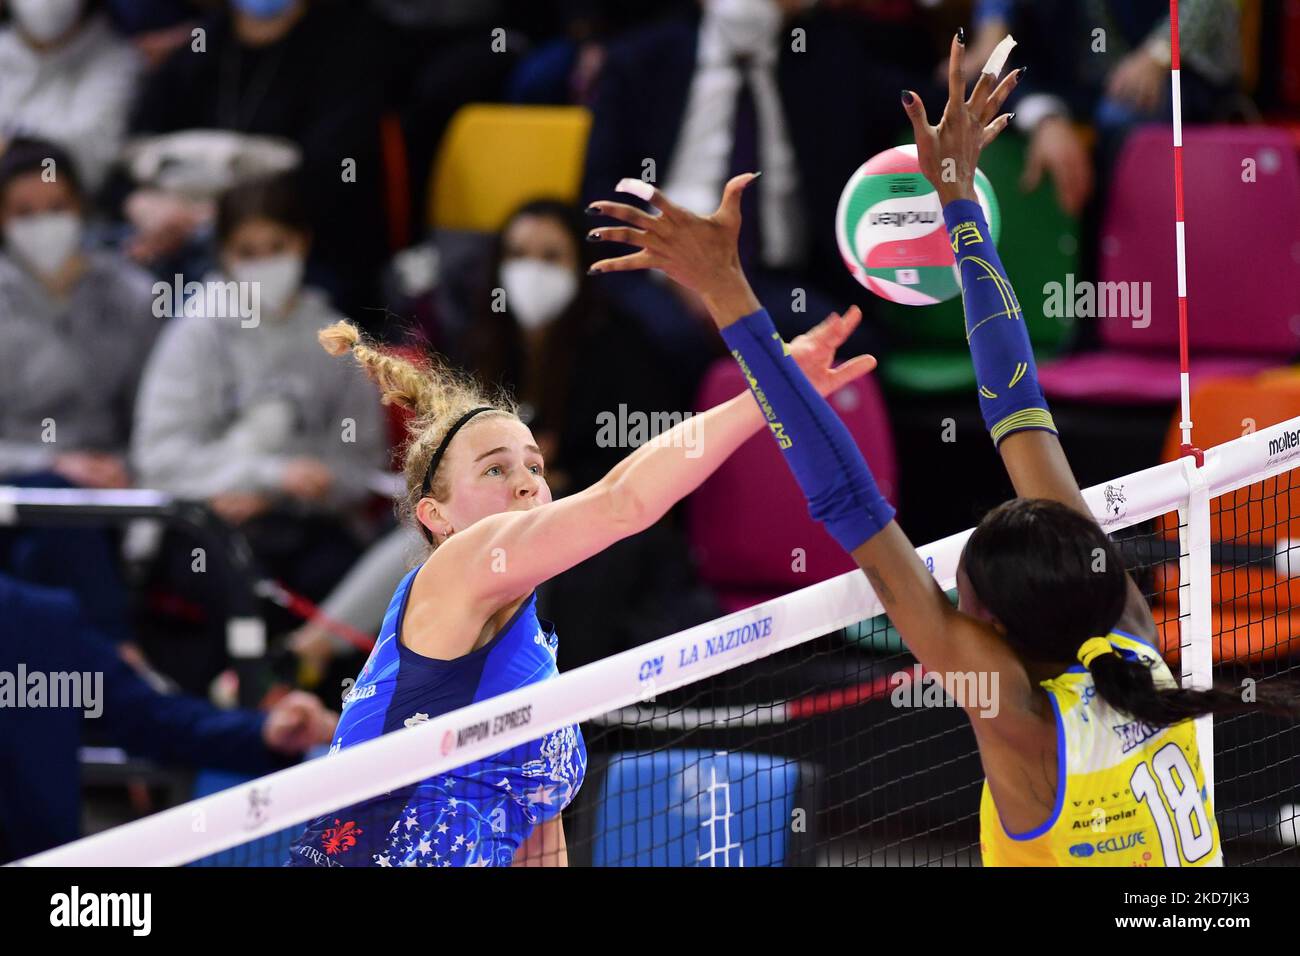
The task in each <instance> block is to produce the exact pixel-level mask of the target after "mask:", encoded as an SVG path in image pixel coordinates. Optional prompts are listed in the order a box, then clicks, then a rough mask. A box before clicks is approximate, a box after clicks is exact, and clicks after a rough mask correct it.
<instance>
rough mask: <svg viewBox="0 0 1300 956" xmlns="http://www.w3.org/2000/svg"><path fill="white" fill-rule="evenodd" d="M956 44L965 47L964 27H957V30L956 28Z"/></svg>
mask: <svg viewBox="0 0 1300 956" xmlns="http://www.w3.org/2000/svg"><path fill="white" fill-rule="evenodd" d="M957 42H958V43H960V44H961V45H962V46H965V45H966V28H965V27H958V28H957Z"/></svg>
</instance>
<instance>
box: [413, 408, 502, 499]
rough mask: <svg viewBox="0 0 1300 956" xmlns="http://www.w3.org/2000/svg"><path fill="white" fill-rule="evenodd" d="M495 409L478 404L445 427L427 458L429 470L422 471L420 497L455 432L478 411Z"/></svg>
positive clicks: (423, 494)
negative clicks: (432, 451) (436, 445)
mask: <svg viewBox="0 0 1300 956" xmlns="http://www.w3.org/2000/svg"><path fill="white" fill-rule="evenodd" d="M495 411H496V409H495V408H493V407H492V406H491V405H480V406H479V407H478V408H471V409H470V410H469V411H467V412H466V413H465V414H464V415H462V416H460V418H458V419H456V424H454V425H452V426H451V428H449V429H447V434H446V435H444V436H443V437H442V441H441V442H439V443H438V450H437V451H435V452H434V453H433V457H432V458H430V459H429V470H428V471H426V472H425V473H424V484H423V485H421V486H420V492H421V495H420V497H424V496H425V495H427V494H428V493H429V488H430V486H431V485H432V484H433V473H434V472H436V471H437V470H438V462H440V461H442V456H443V454H445V453H446V451H447V446H448V445H450V444H451V440H452V439H453V438H455V437H456V432H458V431H460V430H461V427H462V426H463V425H464V424H465V423H466V422H468V421H469V420H470V419H471V418H473V417H474V416H475V415H477V414H478V413H479V412H495Z"/></svg>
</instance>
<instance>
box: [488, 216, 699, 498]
mask: <svg viewBox="0 0 1300 956" xmlns="http://www.w3.org/2000/svg"><path fill="white" fill-rule="evenodd" d="M588 225H589V222H588V221H587V220H586V219H585V217H583V216H582V214H581V213H580V212H579V211H578V210H577V209H575V208H574V207H573V206H572V205H570V204H568V203H563V202H558V201H553V200H547V199H542V200H536V201H533V202H529V203H526V204H524V205H523V206H521V207H520V208H519V209H517V210H516V211H515V212H514V213H513V214H512V215H511V216H510V217H509V218H508V219H507V220H506V224H505V226H504V227H503V228H502V229H501V231H500V232H499V233H498V234H497V236H496V240H495V243H494V246H493V249H492V252H491V254H490V256H489V260H488V277H489V278H488V281H486V282H485V283H484V285H483V287H482V288H481V289H480V292H479V296H478V306H477V317H476V319H475V320H474V321H473V322H472V323H471V325H470V328H469V330H468V331H467V333H466V336H465V342H464V349H465V354H464V355H463V363H464V365H465V366H466V367H467V368H470V369H472V370H474V372H475V374H476V375H478V376H479V378H480V379H481V380H482V381H483V382H484V383H485V384H489V385H492V384H498V383H503V384H506V385H508V386H510V387H511V388H513V389H514V391H515V396H516V398H517V399H518V400H519V402H520V403H521V404H522V410H521V418H522V419H523V420H524V421H525V423H526V424H528V426H529V427H530V428H531V429H532V430H533V434H534V435H535V436H536V437H537V440H538V441H539V442H540V443H541V447H542V451H543V454H544V455H545V457H546V460H547V470H548V478H547V480H548V482H549V483H550V485H551V488H552V490H553V491H554V493H555V494H556V495H561V494H563V493H564V492H565V491H566V490H567V488H570V487H579V488H585V487H586V486H587V485H588V484H590V483H591V482H592V481H594V480H595V479H596V478H598V477H599V476H600V475H603V474H605V473H606V472H607V471H608V470H609V469H610V468H612V467H613V466H614V465H615V464H617V463H618V461H619V460H620V459H621V458H623V457H624V455H626V454H627V449H626V448H619V447H601V445H600V444H598V443H597V442H596V440H595V439H596V423H597V415H598V414H599V413H600V412H602V411H606V410H610V411H613V412H615V413H617V411H618V408H619V406H620V405H624V406H626V407H627V409H628V410H629V411H641V412H646V413H650V412H653V411H660V412H671V411H683V410H687V409H689V408H690V407H691V406H690V401H691V398H692V395H691V391H690V388H691V383H689V382H686V381H683V380H681V379H679V378H677V377H676V375H675V374H674V372H673V370H672V369H671V368H670V367H669V363H667V362H665V361H664V360H663V356H662V355H661V353H659V352H658V350H657V349H656V347H655V346H654V344H653V343H652V342H651V341H649V339H648V338H647V337H646V336H645V334H644V333H643V332H642V331H641V329H640V328H639V327H638V326H637V324H636V323H635V322H632V321H629V319H628V317H627V316H626V314H624V313H623V312H621V311H619V310H617V309H616V308H615V307H614V306H612V305H611V303H610V302H609V301H608V300H607V299H606V297H605V296H604V295H603V294H602V292H601V290H600V289H599V288H598V282H599V280H598V279H593V278H591V277H589V276H588V275H587V274H586V270H587V266H588V265H589V264H590V262H589V261H588V260H589V258H590V257H589V256H588V255H587V250H588V249H589V248H590V246H589V245H588V244H587V243H585V242H584V241H583V238H582V237H583V235H584V233H585V231H586V227H587V226H588ZM611 356H621V358H619V359H618V360H617V361H614V360H611V358H610V357H611Z"/></svg>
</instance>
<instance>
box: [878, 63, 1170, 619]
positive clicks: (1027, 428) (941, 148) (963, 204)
mask: <svg viewBox="0 0 1300 956" xmlns="http://www.w3.org/2000/svg"><path fill="white" fill-rule="evenodd" d="M963 54H964V50H963V48H962V46H961V44H959V43H958V42H957V41H956V39H954V40H953V43H952V50H951V52H950V56H949V67H948V86H949V92H948V104H947V107H946V108H945V109H944V113H943V117H942V118H941V120H940V122H939V124H938V125H937V126H931V125H930V122H929V120H928V118H927V117H926V112H925V104H924V103H922V102H921V100H920V98H919V97H917V96H914V95H913V94H911V93H904V96H903V108H904V109H905V110H906V111H907V115H908V117H909V118H910V119H911V121H912V129H913V131H914V132H915V134H916V148H917V158H918V161H919V162H920V166H921V172H922V173H923V174H924V175H925V177H926V178H927V179H928V180H929V181H930V183H931V184H932V185H933V186H934V188H935V190H936V192H938V194H939V200H940V202H941V203H942V205H943V214H944V220H945V222H946V223H947V226H948V236H949V239H950V241H951V243H952V249H953V254H954V256H955V257H956V259H957V264H958V268H959V269H960V271H961V285H962V301H963V304H964V306H965V311H966V340H967V343H968V344H969V345H970V350H971V359H972V361H973V362H974V365H975V376H976V380H977V383H978V385H979V402H980V411H981V412H982V413H983V416H984V423H985V425H986V426H987V427H988V430H989V434H990V435H991V436H992V438H993V441H994V443H995V444H996V446H997V449H998V454H999V455H1000V456H1001V458H1002V462H1003V464H1004V465H1005V467H1006V469H1007V475H1008V476H1009V477H1010V478H1011V483H1012V485H1013V486H1014V487H1015V489H1016V494H1017V495H1019V496H1020V497H1022V498H1048V499H1051V500H1053V501H1059V502H1061V503H1062V504H1064V505H1066V506H1068V507H1070V508H1073V509H1074V510H1075V511H1078V512H1079V513H1080V514H1083V515H1086V516H1088V517H1089V518H1092V517H1093V515H1092V511H1091V510H1090V509H1089V508H1088V506H1087V504H1085V503H1084V500H1083V495H1082V494H1081V493H1080V491H1079V484H1078V482H1077V481H1076V480H1075V478H1074V473H1073V472H1072V471H1071V470H1070V463H1069V462H1068V461H1067V460H1066V457H1065V452H1064V451H1063V450H1062V448H1061V442H1060V439H1059V438H1058V437H1057V432H1056V425H1055V423H1054V422H1053V420H1052V415H1051V412H1050V411H1049V409H1048V407H1047V399H1046V398H1045V397H1044V395H1043V390H1042V388H1041V387H1040V386H1039V384H1038V371H1037V368H1036V366H1035V364H1034V353H1033V346H1032V345H1031V343H1030V341H1029V334H1028V332H1027V330H1026V328H1025V323H1024V312H1023V309H1022V308H1021V304H1020V301H1019V299H1017V298H1016V293H1015V290H1014V289H1013V288H1012V286H1011V282H1010V280H1009V279H1008V278H1007V274H1006V270H1005V269H1004V268H1003V266H1002V260H1001V259H1000V258H999V256H998V251H997V248H996V247H995V246H994V245H993V237H992V233H991V232H990V231H989V227H988V223H987V222H985V219H984V213H983V210H982V209H981V207H980V205H979V203H978V201H976V196H975V167H976V164H977V163H978V161H979V155H980V152H981V151H982V150H983V148H984V147H985V146H987V145H988V144H989V143H990V142H992V140H993V138H994V137H996V136H997V134H998V133H999V132H1001V131H1002V129H1004V128H1005V127H1006V124H1007V122H1008V121H1009V120H1010V116H1009V115H1008V114H1003V115H1000V116H999V115H998V110H999V109H1000V108H1001V106H1002V103H1003V101H1004V100H1005V99H1006V97H1007V95H1008V94H1009V93H1010V92H1011V90H1012V89H1013V88H1014V86H1015V83H1016V82H1017V80H1018V78H1019V75H1020V71H1019V70H1016V71H1013V72H1012V73H1010V74H1009V75H1008V76H1007V77H1006V78H1005V79H1004V80H1003V81H1002V82H1001V83H1000V84H999V83H998V81H997V78H996V77H995V76H994V75H992V74H990V73H982V74H981V75H980V79H979V82H977V83H976V84H975V89H974V90H973V91H972V92H971V96H970V99H969V100H967V99H965V95H964V94H965V89H966V78H965V75H964V70H963ZM1120 626H1121V627H1124V628H1130V627H1135V628H1138V629H1139V630H1142V631H1143V632H1148V633H1149V631H1150V629H1152V628H1154V623H1153V622H1152V620H1151V612H1150V609H1149V608H1148V606H1147V602H1146V600H1145V599H1144V598H1143V597H1142V593H1141V591H1140V590H1139V589H1138V587H1137V585H1136V584H1135V583H1134V582H1133V580H1132V578H1131V577H1130V578H1129V603H1128V607H1127V608H1126V610H1125V614H1124V617H1123V619H1122V620H1121V622H1120Z"/></svg>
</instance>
